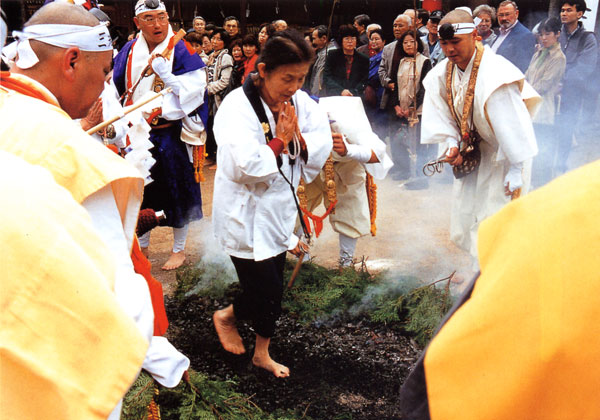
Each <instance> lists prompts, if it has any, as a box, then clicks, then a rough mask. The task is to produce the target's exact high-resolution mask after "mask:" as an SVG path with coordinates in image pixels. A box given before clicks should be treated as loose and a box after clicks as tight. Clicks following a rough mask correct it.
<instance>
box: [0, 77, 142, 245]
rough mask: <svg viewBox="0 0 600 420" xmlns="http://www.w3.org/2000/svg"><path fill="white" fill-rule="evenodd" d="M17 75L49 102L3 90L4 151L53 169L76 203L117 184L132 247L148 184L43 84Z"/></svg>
mask: <svg viewBox="0 0 600 420" xmlns="http://www.w3.org/2000/svg"><path fill="white" fill-rule="evenodd" d="M11 77H13V78H15V79H18V80H19V81H21V82H22V83H25V84H28V85H30V86H32V88H34V89H35V90H36V91H37V93H38V94H40V95H42V96H44V99H45V101H42V100H39V99H35V98H32V97H29V96H26V95H23V94H21V93H17V92H15V91H11V90H7V89H4V88H0V150H5V151H7V152H10V153H12V154H14V155H17V156H19V157H21V158H23V159H24V160H25V161H27V162H29V163H32V164H34V165H40V166H42V167H44V168H46V169H48V170H49V171H50V172H51V173H52V175H53V176H54V179H55V180H56V182H57V183H58V184H59V185H61V186H62V187H64V188H66V189H67V190H69V192H70V193H71V195H72V196H73V198H74V199H75V201H77V202H78V203H80V204H81V203H82V202H83V201H84V200H85V199H86V198H87V197H89V196H90V195H92V194H93V193H95V192H96V191H98V190H100V189H102V188H103V187H105V186H106V185H109V184H110V185H111V187H112V190H113V194H114V197H115V201H116V203H117V207H118V209H119V213H120V215H121V221H122V223H123V230H124V232H125V236H126V239H127V244H128V247H129V249H130V250H131V247H132V244H133V235H134V233H135V226H136V223H137V216H138V211H139V208H140V204H141V200H142V193H143V188H144V182H143V180H142V178H141V176H140V174H139V172H138V171H137V170H136V169H135V168H134V167H132V166H131V165H129V163H127V162H126V161H125V160H124V159H122V158H121V157H119V156H117V155H116V154H115V153H113V152H111V151H110V150H109V149H108V148H106V147H105V146H103V145H102V144H100V143H98V142H96V141H94V140H93V139H92V138H91V137H90V136H88V135H87V134H86V133H85V132H84V131H83V130H82V129H81V127H80V126H79V125H78V123H76V122H75V121H73V120H72V119H71V118H70V117H69V116H68V115H67V114H66V113H65V112H64V111H63V110H62V109H60V107H59V105H58V102H57V101H56V98H55V97H54V96H53V95H52V94H51V93H50V92H49V91H48V90H47V89H46V88H45V87H44V86H42V85H41V84H39V83H37V82H36V81H34V80H32V79H30V78H28V77H25V76H22V75H18V74H12V75H11Z"/></svg>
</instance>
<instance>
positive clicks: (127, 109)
mask: <svg viewBox="0 0 600 420" xmlns="http://www.w3.org/2000/svg"><path fill="white" fill-rule="evenodd" d="M172 91H173V89H171V88H166V89H163V90H161V91H160V92H158V93H156V94H154V95H152V96H151V97H149V98H146V99H143V100H141V101H138V102H136V103H135V104H133V105H129V106H126V107H125V108H123V113H122V114H120V115H116V116H114V117H112V118H110V119H108V120H106V121H103V122H101V123H100V124H98V125H96V126H94V127H92V128H90V129H89V130H88V131H86V133H88V134H94V133H96V132H98V131H100V130H102V129H104V128H106V127H107V126H109V125H110V124H112V123H114V122H115V121H117V120H120V119H121V118H123V117H124V116H125V115H127V114H129V113H130V112H133V111H135V110H136V109H138V108H140V107H142V106H144V105H146V104H147V103H148V102H152V101H153V100H155V99H156V98H158V97H160V96H164V95H166V94H167V93H171V92H172Z"/></svg>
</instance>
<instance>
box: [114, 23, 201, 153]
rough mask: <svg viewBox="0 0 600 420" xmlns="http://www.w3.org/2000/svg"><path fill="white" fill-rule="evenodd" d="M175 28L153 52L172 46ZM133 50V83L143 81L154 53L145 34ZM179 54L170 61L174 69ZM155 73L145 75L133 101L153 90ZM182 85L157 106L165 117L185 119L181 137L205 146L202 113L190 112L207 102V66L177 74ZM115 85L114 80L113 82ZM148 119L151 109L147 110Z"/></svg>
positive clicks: (168, 118) (145, 113) (189, 142)
mask: <svg viewBox="0 0 600 420" xmlns="http://www.w3.org/2000/svg"><path fill="white" fill-rule="evenodd" d="M173 35H174V34H173V30H172V29H171V28H170V27H169V33H168V35H167V37H166V38H165V39H164V41H163V42H161V43H160V44H158V45H157V46H156V48H154V50H153V51H152V52H153V53H154V52H156V53H162V52H163V51H164V50H165V49H166V48H167V46H168V45H169V40H170V39H171V37H172V36H173ZM132 48H133V52H132V53H131V54H132V56H131V80H127V74H128V72H126V73H125V78H126V81H125V82H126V84H127V82H130V83H131V85H135V83H136V82H137V81H138V80H139V78H140V76H141V74H142V70H143V69H144V68H145V67H146V66H147V65H148V59H149V58H150V54H151V52H150V51H149V50H148V44H147V43H146V39H145V38H144V37H143V36H140V37H139V38H138V40H137V41H136V42H135V44H134V45H133V47H132ZM174 57H175V54H171V56H170V58H169V60H168V62H169V65H170V66H171V68H172V67H173V60H174ZM155 77H156V76H155V74H154V73H153V74H152V75H151V76H148V77H144V78H143V79H142V80H141V82H140V84H139V85H138V87H137V88H136V90H135V92H134V94H133V98H132V100H133V102H134V103H135V102H137V101H139V100H140V99H142V97H143V96H144V95H145V94H146V93H147V92H152V84H153V83H154V78H155ZM175 78H176V79H177V81H178V82H179V84H180V87H181V89H180V91H179V94H178V95H175V94H174V93H170V94H167V95H166V96H164V97H163V99H162V104H160V105H156V106H161V107H162V114H161V117H162V118H164V119H166V120H170V121H175V120H182V123H183V129H182V132H181V140H182V141H184V142H186V143H187V144H190V145H202V144H204V142H205V140H206V134H205V132H206V130H205V127H204V124H203V123H202V120H201V119H200V116H199V115H194V116H192V117H189V116H188V114H189V113H191V112H192V111H194V110H195V109H196V108H198V107H199V106H200V105H202V104H203V103H204V91H205V90H206V67H203V68H201V69H198V70H194V71H190V72H187V73H184V74H181V75H177V76H175ZM111 83H113V84H114V82H111ZM144 116H145V117H146V118H147V117H149V116H150V112H144Z"/></svg>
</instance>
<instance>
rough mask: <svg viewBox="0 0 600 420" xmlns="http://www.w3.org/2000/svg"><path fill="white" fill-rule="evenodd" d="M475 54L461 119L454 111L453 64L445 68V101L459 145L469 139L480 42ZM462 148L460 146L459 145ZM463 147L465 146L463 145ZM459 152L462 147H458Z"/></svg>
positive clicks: (481, 46)
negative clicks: (457, 130)
mask: <svg viewBox="0 0 600 420" xmlns="http://www.w3.org/2000/svg"><path fill="white" fill-rule="evenodd" d="M475 46H476V48H477V53H476V54H475V61H474V62H473V69H472V70H471V77H470V78H469V84H468V86H467V92H466V93H465V103H464V105H463V112H462V115H461V118H460V119H459V118H458V115H457V114H456V110H455V109H454V94H453V93H452V79H453V76H454V64H452V63H451V62H450V61H448V65H447V67H446V101H447V102H448V106H449V107H450V112H451V113H452V117H453V118H454V121H456V124H457V125H458V128H459V130H460V136H461V139H460V141H461V143H463V142H468V140H469V137H470V131H471V130H470V128H469V116H470V115H471V112H472V110H473V101H474V99H475V84H476V83H477V73H479V65H480V64H481V57H483V45H482V44H481V43H480V42H477V43H476V44H475ZM459 146H462V144H459ZM464 146H467V144H465V145H464ZM459 148H460V149H461V150H462V149H463V148H464V147H459Z"/></svg>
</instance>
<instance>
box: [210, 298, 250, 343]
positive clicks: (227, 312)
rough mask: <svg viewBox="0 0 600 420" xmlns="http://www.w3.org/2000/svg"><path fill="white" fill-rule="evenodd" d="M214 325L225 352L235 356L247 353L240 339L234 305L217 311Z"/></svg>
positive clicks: (214, 315) (214, 316)
mask: <svg viewBox="0 0 600 420" xmlns="http://www.w3.org/2000/svg"><path fill="white" fill-rule="evenodd" d="M213 323H214V324H215V330H217V335H218V336H219V341H220V342H221V345H222V346H223V348H224V349H225V350H227V351H228V352H230V353H233V354H243V353H245V352H246V349H245V348H244V343H243V341H242V337H240V333H239V332H238V330H237V327H236V326H235V315H234V314H233V305H229V306H228V307H227V308H225V309H221V310H219V311H216V312H215V313H214V314H213Z"/></svg>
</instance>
